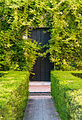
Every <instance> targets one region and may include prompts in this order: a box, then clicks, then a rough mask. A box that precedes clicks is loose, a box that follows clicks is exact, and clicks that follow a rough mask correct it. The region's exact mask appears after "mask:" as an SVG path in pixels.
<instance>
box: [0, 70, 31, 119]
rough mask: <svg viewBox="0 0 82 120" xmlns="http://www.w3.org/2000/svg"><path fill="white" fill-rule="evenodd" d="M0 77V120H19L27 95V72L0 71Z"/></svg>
mask: <svg viewBox="0 0 82 120" xmlns="http://www.w3.org/2000/svg"><path fill="white" fill-rule="evenodd" d="M26 74H27V75H26ZM0 76H1V78H0V120H21V119H22V117H23V114H24V110H25V106H26V103H27V99H28V94H29V92H28V84H29V72H26V71H5V72H3V71H1V72H0Z"/></svg>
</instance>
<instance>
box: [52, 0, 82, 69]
mask: <svg viewBox="0 0 82 120" xmlns="http://www.w3.org/2000/svg"><path fill="white" fill-rule="evenodd" d="M52 11H53V14H52V17H53V22H52V30H51V40H50V54H51V61H52V62H54V63H55V67H56V69H63V70H70V69H75V68H79V69H81V66H82V62H81V61H82V57H81V50H82V49H81V48H82V42H81V3H80V1H77V0H75V1H74V0H61V1H59V2H58V1H57V0H55V1H53V10H52Z"/></svg>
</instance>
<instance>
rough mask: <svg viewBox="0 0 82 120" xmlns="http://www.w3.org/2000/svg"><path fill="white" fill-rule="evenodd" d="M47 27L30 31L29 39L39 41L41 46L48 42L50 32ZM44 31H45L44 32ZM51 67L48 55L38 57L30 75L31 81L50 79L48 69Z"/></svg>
mask: <svg viewBox="0 0 82 120" xmlns="http://www.w3.org/2000/svg"><path fill="white" fill-rule="evenodd" d="M47 30H48V29H47V28H37V29H33V30H32V31H31V37H30V38H31V39H32V40H36V41H37V42H38V43H41V44H42V46H43V45H45V44H46V43H48V40H49V39H50V33H49V32H47ZM44 31H45V32H44ZM51 69H53V65H52V63H50V61H49V55H47V56H46V58H42V57H38V58H37V60H36V63H35V65H34V67H33V71H32V72H33V73H35V75H32V74H31V75H30V80H31V81H50V70H51Z"/></svg>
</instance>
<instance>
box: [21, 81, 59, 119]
mask: <svg viewBox="0 0 82 120" xmlns="http://www.w3.org/2000/svg"><path fill="white" fill-rule="evenodd" d="M29 91H30V96H29V100H28V104H27V106H26V111H25V115H24V118H23V120H60V118H59V115H58V113H57V112H56V108H55V107H54V104H53V100H52V97H51V96H50V82H30V87H29Z"/></svg>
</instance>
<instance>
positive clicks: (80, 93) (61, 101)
mask: <svg viewBox="0 0 82 120" xmlns="http://www.w3.org/2000/svg"><path fill="white" fill-rule="evenodd" d="M79 74H80V75H79ZM76 76H78V77H76ZM81 76H82V71H52V72H51V94H52V96H53V99H54V102H55V106H56V108H57V111H58V112H59V115H60V117H61V120H82V79H81Z"/></svg>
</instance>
